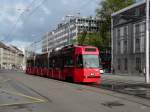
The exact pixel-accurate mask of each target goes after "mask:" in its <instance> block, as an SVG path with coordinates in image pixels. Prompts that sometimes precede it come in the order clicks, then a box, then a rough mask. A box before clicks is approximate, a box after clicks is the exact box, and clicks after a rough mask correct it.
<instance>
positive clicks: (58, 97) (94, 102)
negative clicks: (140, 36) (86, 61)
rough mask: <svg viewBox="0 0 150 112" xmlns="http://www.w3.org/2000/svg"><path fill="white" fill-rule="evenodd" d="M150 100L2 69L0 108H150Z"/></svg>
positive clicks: (129, 111) (80, 111) (128, 111)
mask: <svg viewBox="0 0 150 112" xmlns="http://www.w3.org/2000/svg"><path fill="white" fill-rule="evenodd" d="M149 111H150V100H148V99H142V98H137V97H134V96H129V95H125V94H120V93H116V92H112V91H108V90H103V89H99V88H94V87H90V86H86V85H80V84H73V83H68V82H62V81H58V80H53V79H48V78H42V77H37V76H31V75H27V74H24V73H21V72H15V71H0V112H149Z"/></svg>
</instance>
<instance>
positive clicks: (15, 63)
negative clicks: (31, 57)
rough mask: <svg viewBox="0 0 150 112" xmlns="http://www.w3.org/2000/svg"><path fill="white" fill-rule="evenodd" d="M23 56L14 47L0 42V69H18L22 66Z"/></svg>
mask: <svg viewBox="0 0 150 112" xmlns="http://www.w3.org/2000/svg"><path fill="white" fill-rule="evenodd" d="M23 59H24V55H23V53H22V51H21V50H19V49H18V48H17V47H15V46H7V45H5V44H3V43H2V42H0V68H5V69H12V68H19V67H21V66H22V64H23Z"/></svg>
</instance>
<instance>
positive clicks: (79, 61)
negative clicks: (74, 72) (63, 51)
mask: <svg viewBox="0 0 150 112" xmlns="http://www.w3.org/2000/svg"><path fill="white" fill-rule="evenodd" d="M77 67H79V68H83V58H82V55H79V56H77Z"/></svg>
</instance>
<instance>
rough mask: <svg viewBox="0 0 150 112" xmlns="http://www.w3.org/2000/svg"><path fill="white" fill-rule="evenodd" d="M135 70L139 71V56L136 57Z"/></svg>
mask: <svg viewBox="0 0 150 112" xmlns="http://www.w3.org/2000/svg"><path fill="white" fill-rule="evenodd" d="M136 71H139V72H141V58H140V57H137V58H136Z"/></svg>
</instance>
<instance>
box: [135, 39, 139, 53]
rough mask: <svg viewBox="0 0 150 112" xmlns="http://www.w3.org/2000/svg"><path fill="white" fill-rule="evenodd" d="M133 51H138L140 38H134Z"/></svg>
mask: <svg viewBox="0 0 150 112" xmlns="http://www.w3.org/2000/svg"><path fill="white" fill-rule="evenodd" d="M135 51H136V52H140V39H139V38H137V39H136V40H135Z"/></svg>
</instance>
